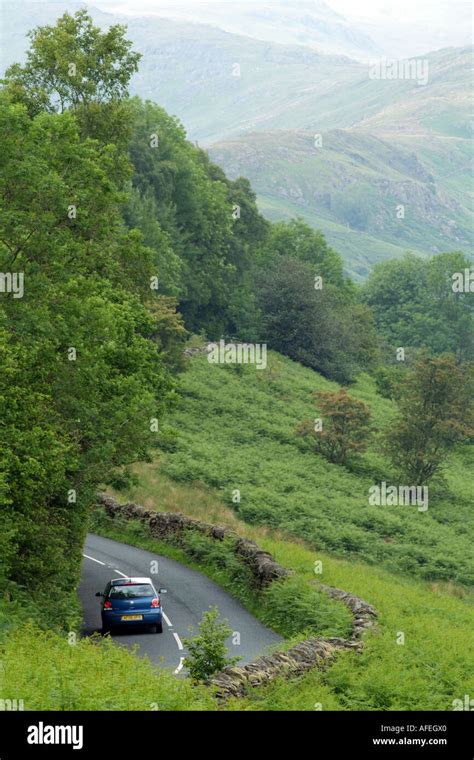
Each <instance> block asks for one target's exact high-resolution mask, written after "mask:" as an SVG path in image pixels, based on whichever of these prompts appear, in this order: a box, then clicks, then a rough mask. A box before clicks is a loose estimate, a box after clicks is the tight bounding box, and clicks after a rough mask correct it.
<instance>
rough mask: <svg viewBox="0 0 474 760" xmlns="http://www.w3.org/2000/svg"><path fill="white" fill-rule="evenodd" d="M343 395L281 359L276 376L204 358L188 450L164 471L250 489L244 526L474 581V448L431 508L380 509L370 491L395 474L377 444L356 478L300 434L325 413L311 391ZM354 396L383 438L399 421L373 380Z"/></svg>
mask: <svg viewBox="0 0 474 760" xmlns="http://www.w3.org/2000/svg"><path fill="white" fill-rule="evenodd" d="M334 387H335V384H334V383H330V382H328V381H326V380H324V379H323V378H322V377H321V376H320V375H318V374H317V373H316V372H313V371H312V370H309V369H307V368H304V367H301V366H300V365H299V364H296V363H294V362H292V361H290V360H289V359H286V358H284V357H282V356H280V355H278V354H274V353H273V352H272V353H271V358H270V361H269V367H268V368H267V370H266V371H265V372H259V371H257V370H255V368H253V367H245V368H242V367H237V368H232V367H226V366H219V365H214V364H209V363H208V362H207V358H206V357H201V358H197V359H194V360H193V361H192V363H191V368H190V370H189V371H188V372H187V373H186V374H185V376H184V378H183V393H184V400H183V402H182V404H181V407H180V409H179V411H177V412H176V413H175V414H174V415H173V418H172V420H171V424H172V426H173V427H174V428H175V429H176V432H177V442H176V444H175V445H174V448H175V450H174V451H173V453H171V454H169V455H167V457H166V460H165V461H164V463H163V468H164V472H165V473H166V474H168V475H169V476H171V477H172V478H174V479H175V480H178V481H181V482H183V481H184V482H193V481H202V482H204V483H206V484H207V485H209V486H212V487H214V488H218V489H220V490H221V492H222V494H223V497H224V499H225V500H226V501H227V503H229V504H230V505H232V504H233V501H232V498H233V494H234V491H235V489H238V490H239V491H240V503H234V504H233V506H234V508H235V511H236V513H237V515H238V516H239V517H240V518H241V519H244V520H245V521H248V522H251V523H256V524H260V525H266V526H268V527H271V528H279V529H282V530H284V531H285V532H287V533H290V534H292V535H294V536H298V537H301V538H303V539H304V540H306V541H307V542H309V543H310V544H311V545H312V546H314V547H319V548H321V549H325V550H330V551H332V552H334V553H336V554H338V555H341V556H351V557H357V558H359V559H364V560H365V561H367V562H369V563H371V564H377V565H383V566H384V567H386V568H388V569H390V570H391V571H396V572H402V573H405V574H408V575H412V576H414V577H415V578H424V579H432V580H435V579H437V580H444V581H452V582H455V583H463V584H472V583H473V582H474V549H473V541H472V504H471V499H470V495H469V494H470V489H471V492H472V485H473V484H472V472H473V471H472V469H471V471H469V466H470V465H472V459H473V455H474V452H473V451H472V448H469V447H467V448H464V449H461V450H460V451H459V452H458V454H457V455H456V456H453V457H452V460H451V462H450V466H449V469H448V471H447V479H448V484H449V492H446V493H444V494H443V493H441V492H440V491H439V490H438V492H437V491H436V489H434V490H432V493H431V494H430V506H429V509H428V511H426V512H424V513H422V512H419V511H418V510H417V509H416V508H414V507H403V506H402V507H393V506H392V507H390V506H386V507H374V506H369V503H368V489H369V487H370V485H372V484H373V483H376V482H380V481H381V480H389V479H390V475H391V472H390V467H389V464H388V462H387V461H386V460H385V459H384V458H383V456H382V455H381V454H380V444H379V442H378V440H377V438H375V440H374V441H373V443H372V446H371V448H370V450H369V451H368V452H367V453H366V454H365V455H364V457H363V460H362V462H361V463H360V465H358V467H357V469H356V470H353V471H349V470H347V469H345V468H343V467H340V466H337V465H334V464H330V463H329V462H328V461H327V460H326V459H324V458H323V457H321V456H320V455H316V454H314V453H313V452H311V451H308V450H307V449H306V448H305V445H304V443H303V442H302V440H301V438H300V437H299V436H298V435H297V434H296V428H297V427H298V425H299V424H300V423H301V422H302V421H303V420H305V419H308V418H311V417H313V416H314V413H315V412H314V406H313V403H312V399H311V393H312V392H313V391H315V390H327V389H329V388H334ZM351 393H353V394H354V395H355V396H357V397H359V398H361V399H362V400H364V401H365V402H366V403H368V404H369V405H370V407H371V409H372V413H373V417H374V422H375V424H376V426H377V427H378V428H379V430H383V429H384V428H386V426H387V425H389V424H390V418H391V416H393V414H394V407H393V404H392V403H391V402H389V401H387V400H385V399H382V398H381V397H379V396H378V395H377V394H376V393H375V391H374V386H373V383H372V381H371V380H370V379H369V378H368V377H362V378H361V379H360V381H359V382H358V383H357V384H356V385H355V386H353V387H352V388H351ZM229 400H231V401H229ZM453 504H455V507H453Z"/></svg>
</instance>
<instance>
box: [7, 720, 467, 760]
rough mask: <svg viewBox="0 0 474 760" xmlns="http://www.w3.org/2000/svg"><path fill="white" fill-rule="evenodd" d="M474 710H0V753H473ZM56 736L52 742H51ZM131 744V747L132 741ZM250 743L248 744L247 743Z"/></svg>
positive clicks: (12, 758) (10, 758)
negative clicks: (286, 748)
mask: <svg viewBox="0 0 474 760" xmlns="http://www.w3.org/2000/svg"><path fill="white" fill-rule="evenodd" d="M473 718H474V714H473V712H468V711H459V712H319V711H315V712H301V713H296V712H245V713H242V712H225V711H222V712H194V713H191V712H160V711H157V712H21V711H18V712H0V760H17V759H18V760H19V759H20V758H23V757H25V756H26V757H27V758H28V757H38V758H43V757H53V758H54V757H58V758H59V757H61V758H67V757H73V758H74V757H77V758H79V757H81V758H82V757H91V758H92V757H96V756H102V757H104V758H105V757H107V758H109V757H110V758H122V757H127V756H128V755H129V753H130V752H132V753H133V756H134V758H135V759H136V760H137V759H138V758H139V757H142V756H143V757H147V756H150V755H156V756H159V755H160V754H161V750H163V749H164V747H170V746H171V745H172V744H173V743H175V744H176V747H177V748H179V750H180V753H181V752H182V751H183V746H184V747H186V746H188V747H189V749H190V751H191V752H193V751H194V752H195V751H197V749H198V748H200V750H201V751H202V750H203V748H206V750H210V751H212V749H214V748H215V749H216V751H217V750H219V749H220V752H219V754H222V755H224V754H227V751H228V750H231V751H232V752H235V751H239V747H240V751H241V752H246V751H247V750H249V748H251V749H252V754H254V752H255V750H258V749H259V748H261V751H264V752H265V753H266V754H267V755H268V752H269V750H271V749H272V747H273V746H278V745H279V744H280V746H281V742H282V741H285V743H286V742H287V741H289V742H290V746H292V745H293V747H294V749H295V751H297V752H298V754H300V752H302V751H303V747H306V749H305V754H307V752H308V751H309V750H311V747H313V748H314V752H311V755H312V756H314V757H316V756H322V755H321V750H322V748H323V747H324V756H325V757H330V756H331V750H334V752H338V753H341V752H345V753H346V752H353V751H357V752H360V753H363V755H364V756H367V755H369V756H370V757H398V756H404V757H410V758H412V757H413V758H432V757H433V758H437V757H439V758H441V757H449V758H456V760H463V759H464V758H466V760H473V758H474V740H473V736H474V720H473ZM53 742H54V743H53ZM128 748H129V749H128ZM245 748H247V749H245Z"/></svg>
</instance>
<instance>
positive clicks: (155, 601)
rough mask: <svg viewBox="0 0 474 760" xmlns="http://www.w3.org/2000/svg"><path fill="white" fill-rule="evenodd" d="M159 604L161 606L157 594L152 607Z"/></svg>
mask: <svg viewBox="0 0 474 760" xmlns="http://www.w3.org/2000/svg"><path fill="white" fill-rule="evenodd" d="M159 606H160V600H159V599H158V597H157V596H155V598H154V599H152V600H151V605H150V607H159Z"/></svg>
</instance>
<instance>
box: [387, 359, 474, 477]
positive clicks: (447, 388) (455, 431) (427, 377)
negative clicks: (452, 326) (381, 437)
mask: <svg viewBox="0 0 474 760" xmlns="http://www.w3.org/2000/svg"><path fill="white" fill-rule="evenodd" d="M473 369H474V368H473V365H471V364H463V365H460V364H458V363H457V362H456V360H455V358H454V357H453V356H449V355H447V356H440V357H436V358H429V357H424V358H422V359H420V360H419V361H418V362H417V363H416V365H415V367H414V369H413V370H412V371H411V372H409V373H408V374H407V376H406V377H405V379H404V381H402V383H401V385H400V389H399V398H398V406H399V414H398V417H397V419H396V420H395V422H394V423H393V424H392V425H391V426H390V428H389V429H388V430H387V433H386V447H387V450H388V452H389V454H390V456H391V458H392V461H393V463H394V465H395V466H396V468H397V470H398V472H399V474H400V475H401V477H403V478H405V482H406V483H407V485H424V484H426V483H428V482H429V481H430V480H431V479H432V478H433V476H435V475H438V474H440V473H441V472H442V470H443V467H444V466H445V464H446V461H447V458H448V456H449V453H450V452H451V451H452V450H453V448H454V447H455V446H456V444H458V443H461V442H467V441H469V440H472V438H473V437H474V407H473V393H474V372H473Z"/></svg>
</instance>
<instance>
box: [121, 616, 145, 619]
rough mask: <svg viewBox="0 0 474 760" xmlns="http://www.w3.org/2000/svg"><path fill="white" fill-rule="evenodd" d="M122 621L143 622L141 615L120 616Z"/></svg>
mask: <svg viewBox="0 0 474 760" xmlns="http://www.w3.org/2000/svg"><path fill="white" fill-rule="evenodd" d="M122 620H143V615H122Z"/></svg>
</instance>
